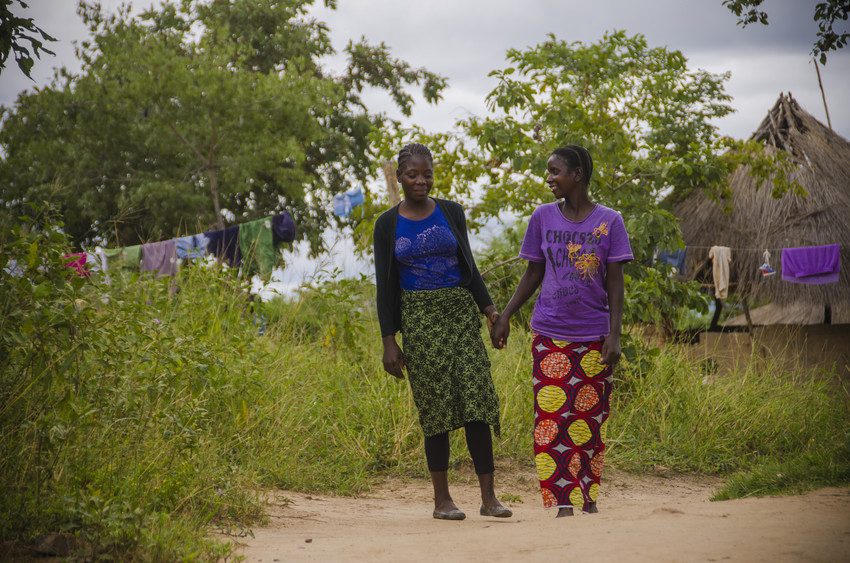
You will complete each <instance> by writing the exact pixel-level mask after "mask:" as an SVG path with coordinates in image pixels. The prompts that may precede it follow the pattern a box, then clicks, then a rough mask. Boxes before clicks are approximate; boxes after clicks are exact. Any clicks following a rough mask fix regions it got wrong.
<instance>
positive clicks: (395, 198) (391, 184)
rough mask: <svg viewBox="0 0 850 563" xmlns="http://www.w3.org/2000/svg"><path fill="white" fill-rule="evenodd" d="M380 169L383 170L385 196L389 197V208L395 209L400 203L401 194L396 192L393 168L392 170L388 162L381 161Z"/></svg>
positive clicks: (396, 186)
mask: <svg viewBox="0 0 850 563" xmlns="http://www.w3.org/2000/svg"><path fill="white" fill-rule="evenodd" d="M381 167H382V168H383V169H384V178H386V180H387V194H389V196H390V207H395V206H396V205H398V204H399V203H401V193H400V192H399V191H398V180H396V178H395V168H393V163H392V162H391V161H389V160H385V161H383V162H382V163H381Z"/></svg>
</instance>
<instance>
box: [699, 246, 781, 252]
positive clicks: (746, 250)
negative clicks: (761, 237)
mask: <svg viewBox="0 0 850 563" xmlns="http://www.w3.org/2000/svg"><path fill="white" fill-rule="evenodd" d="M715 246H722V245H719V244H718V245H715ZM685 248H699V249H700V250H711V248H712V247H711V246H691V245H686V246H685ZM729 248H730V249H731V250H734V251H736V252H764V251H765V250H767V251H769V252H782V248H738V247H735V246H730V247H729ZM783 248H786V247H783Z"/></svg>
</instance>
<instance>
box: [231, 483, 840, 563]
mask: <svg viewBox="0 0 850 563" xmlns="http://www.w3.org/2000/svg"><path fill="white" fill-rule="evenodd" d="M471 478H474V477H473V476H472V475H466V476H464V474H461V475H458V476H456V478H455V479H454V481H453V483H452V485H453V486H452V496H453V497H454V499H455V502H456V503H457V505H458V506H459V507H460V508H461V509H462V510H464V511H465V512H466V514H467V518H466V520H464V521H462V522H449V521H440V520H434V519H433V518H432V517H431V510H432V509H433V505H432V502H431V490H430V484H429V483H428V482H425V481H400V480H388V481H386V482H384V483H381V484H380V485H379V486H378V487H376V488H375V489H374V490H373V491H372V492H370V493H368V494H365V495H363V496H361V497H359V498H349V497H332V496H322V495H308V494H300V493H295V492H290V491H278V492H277V493H276V494H275V496H274V500H273V501H272V503H271V506H270V518H269V523H268V525H266V526H263V527H256V528H254V529H253V533H254V537H253V538H250V537H249V538H241V539H240V540H239V541H240V542H241V543H242V545H241V546H240V549H239V551H238V552H237V553H238V554H239V555H242V556H244V557H245V561H247V562H249V563H253V562H262V563H270V562H274V561H393V562H402V561H426V560H431V559H433V560H437V561H440V562H441V563H443V562H451V561H485V560H486V561H546V562H547V563H550V562H552V561H578V562H580V561H590V560H593V561H602V562H604V561H618V562H621V561H629V562H631V561H637V562H640V561H653V562H658V561H676V562H679V561H746V562H751V561H770V562H784V561H795V562H796V561H828V562H847V561H850V488H828V489H821V490H819V491H815V492H811V493H808V494H805V495H800V496H783V497H767V498H749V499H742V500H734V501H723V502H711V501H709V498H710V496H711V495H712V493H713V492H714V491H715V490H717V488H718V487H719V485H720V482H719V481H716V480H710V479H695V478H693V477H681V476H669V475H647V476H635V475H630V474H626V473H622V472H618V471H612V470H609V469H607V468H606V474H605V475H604V476H603V483H602V489H601V492H600V499H599V509H600V512H599V514H594V515H581V514H579V515H576V516H573V517H570V518H560V519H557V520H556V519H555V518H554V516H555V513H554V512H553V511H551V510H545V509H543V508H542V503H541V500H540V496H539V493H538V490H537V486H536V481H535V474H534V470H533V468H524V469H521V470H513V471H504V472H501V480H500V473H499V472H497V493H498V494H499V495H500V496H504V497H506V498H510V499H512V500H507V501H505V500H503V504H505V505H506V506H509V507H510V508H511V509H512V510H513V511H514V516H513V518H509V519H496V518H486V517H483V516H479V515H478V507H479V505H480V497H479V495H478V490H477V485H476V484H475V483H474V482H472V481H471ZM230 539H231V540H232V538H230Z"/></svg>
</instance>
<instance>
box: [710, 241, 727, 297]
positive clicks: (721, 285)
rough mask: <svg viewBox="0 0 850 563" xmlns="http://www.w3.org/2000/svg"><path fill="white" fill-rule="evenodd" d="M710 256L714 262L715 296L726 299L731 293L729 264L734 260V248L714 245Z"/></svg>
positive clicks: (712, 271)
mask: <svg viewBox="0 0 850 563" xmlns="http://www.w3.org/2000/svg"><path fill="white" fill-rule="evenodd" d="M708 257H709V258H711V262H712V264H713V267H712V270H711V273H712V275H713V277H714V297H716V298H717V299H726V297H727V296H728V295H729V264H730V263H731V262H732V249H731V248H729V247H728V246H712V247H711V248H710V249H709V251H708Z"/></svg>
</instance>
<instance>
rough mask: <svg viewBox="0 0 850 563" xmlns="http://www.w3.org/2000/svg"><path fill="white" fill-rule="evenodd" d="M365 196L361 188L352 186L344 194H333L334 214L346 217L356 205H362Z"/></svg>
mask: <svg viewBox="0 0 850 563" xmlns="http://www.w3.org/2000/svg"><path fill="white" fill-rule="evenodd" d="M365 201H366V198H365V197H364V196H363V190H361V189H360V188H354V189H352V190H349V191H347V192H345V193H344V194H337V195H335V196H334V215H336V216H337V217H348V216H349V215H351V212H352V211H354V208H355V207H357V206H358V205H363V202H365Z"/></svg>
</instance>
